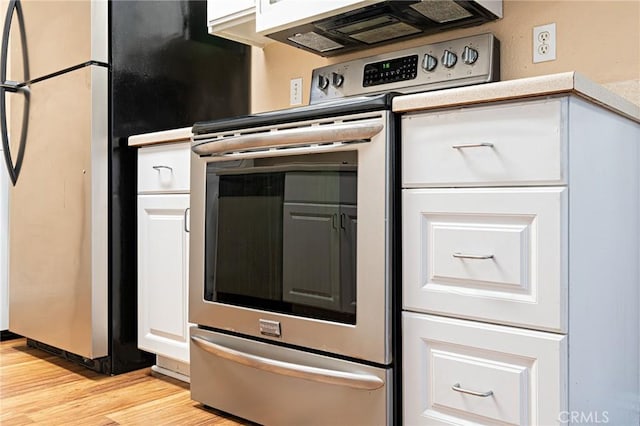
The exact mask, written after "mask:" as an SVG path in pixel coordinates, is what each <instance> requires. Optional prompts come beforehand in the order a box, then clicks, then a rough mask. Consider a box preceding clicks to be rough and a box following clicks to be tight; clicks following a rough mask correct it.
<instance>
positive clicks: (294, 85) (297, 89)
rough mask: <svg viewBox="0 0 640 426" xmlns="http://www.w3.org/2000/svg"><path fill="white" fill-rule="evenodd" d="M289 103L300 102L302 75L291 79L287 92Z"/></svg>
mask: <svg viewBox="0 0 640 426" xmlns="http://www.w3.org/2000/svg"><path fill="white" fill-rule="evenodd" d="M289 98H290V100H289V104H290V105H301V104H302V77H298V78H292V79H291V89H290V93H289Z"/></svg>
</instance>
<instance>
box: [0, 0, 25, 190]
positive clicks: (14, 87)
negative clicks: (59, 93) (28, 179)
mask: <svg viewBox="0 0 640 426" xmlns="http://www.w3.org/2000/svg"><path fill="white" fill-rule="evenodd" d="M14 12H15V13H16V16H17V18H18V24H19V25H20V42H21V44H22V49H23V58H22V60H23V68H24V73H25V75H24V76H25V78H26V79H27V80H28V79H29V62H28V59H27V48H26V47H27V42H26V36H25V29H24V18H23V15H22V6H21V4H20V0H10V1H9V5H8V6H7V15H6V17H5V20H4V27H3V30H2V50H1V51H0V135H1V136H2V153H3V154H4V161H5V164H6V166H7V172H8V173H9V178H10V179H11V183H12V184H13V186H15V185H16V182H17V180H18V175H19V174H20V167H21V165H22V159H23V157H24V148H25V142H26V136H27V123H28V115H29V98H30V94H29V88H28V87H26V86H25V85H24V84H19V83H17V82H15V81H7V56H8V53H9V32H10V31H11V22H12V18H13V13H14ZM7 91H8V92H12V93H16V92H21V93H22V94H24V96H25V101H24V110H23V112H24V115H23V118H22V132H21V135H20V145H19V147H18V155H17V159H16V163H15V165H14V164H13V161H12V159H11V151H10V147H9V135H8V131H7V104H6V99H5V93H6V92H7Z"/></svg>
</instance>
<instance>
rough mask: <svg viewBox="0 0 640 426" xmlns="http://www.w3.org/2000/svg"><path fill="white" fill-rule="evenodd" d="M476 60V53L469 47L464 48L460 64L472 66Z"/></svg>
mask: <svg viewBox="0 0 640 426" xmlns="http://www.w3.org/2000/svg"><path fill="white" fill-rule="evenodd" d="M477 60H478V51H477V50H476V49H473V48H471V47H469V46H465V47H464V51H463V52H462V62H464V63H465V64H467V65H472V64H474V63H475V62H476V61H477Z"/></svg>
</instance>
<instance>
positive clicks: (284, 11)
mask: <svg viewBox="0 0 640 426" xmlns="http://www.w3.org/2000/svg"><path fill="white" fill-rule="evenodd" d="M255 1H256V3H257V5H258V10H257V13H256V31H257V32H258V33H261V34H271V33H274V32H277V31H280V30H284V29H286V28H289V27H292V26H296V25H301V24H306V23H309V22H311V21H315V20H317V19H322V18H326V17H328V16H331V15H336V14H339V13H342V12H345V11H347V10H352V9H356V8H359V7H363V6H366V5H371V4H374V3H379V2H381V1H382V0H367V1H363V0H322V1H317V0H316V1H308V0H304V1H301V0H255Z"/></svg>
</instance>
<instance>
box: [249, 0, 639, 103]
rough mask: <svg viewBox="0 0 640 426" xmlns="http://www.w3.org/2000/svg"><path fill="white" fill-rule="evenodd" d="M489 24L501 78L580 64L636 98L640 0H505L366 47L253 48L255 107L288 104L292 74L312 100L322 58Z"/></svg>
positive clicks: (484, 28) (461, 33) (479, 29)
mask: <svg viewBox="0 0 640 426" xmlns="http://www.w3.org/2000/svg"><path fill="white" fill-rule="evenodd" d="M551 22H555V23H556V32H557V60H555V61H551V62H542V63H538V64H534V63H533V62H532V40H531V39H532V31H533V27H534V26H536V25H542V24H548V23H551ZM484 32H493V33H494V34H495V35H496V37H497V38H498V39H499V40H500V42H501V72H502V80H511V79H515V78H521V77H530V76H536V75H543V74H551V73H556V72H564V71H579V72H581V73H582V74H584V75H586V76H587V77H589V78H590V79H591V80H594V81H596V82H598V83H601V84H604V85H605V86H607V87H609V88H610V89H611V90H614V91H616V92H618V93H619V94H621V95H622V96H625V97H627V98H628V99H630V100H632V101H633V102H635V103H638V104H640V1H639V0H629V1H574V0H560V1H510V0H505V1H504V18H503V19H501V20H499V21H495V22H491V23H488V24H485V25H482V26H479V27H472V28H465V29H461V30H455V31H450V32H446V33H442V34H437V35H432V36H426V37H422V38H418V39H413V40H409V41H406V42H403V43H396V44H390V45H387V46H382V47H379V48H376V49H371V50H368V51H366V52H358V53H352V54H346V55H342V56H338V57H335V58H331V59H326V58H322V57H320V56H316V55H313V54H311V53H307V52H304V51H302V50H299V49H296V48H294V47H290V46H287V45H284V44H280V43H271V44H269V45H267V46H266V47H265V48H264V49H263V50H261V49H255V48H254V49H253V54H252V61H253V62H252V103H251V106H252V111H253V112H260V111H267V110H273V109H281V108H287V107H289V81H290V79H292V78H295V77H302V78H303V84H304V99H303V103H305V104H306V103H308V102H309V84H310V78H311V71H312V70H313V68H317V67H320V66H323V65H327V64H330V63H335V62H342V61H345V60H349V59H353V58H358V57H364V56H370V55H375V54H378V53H383V52H388V51H392V50H398V49H402V48H406V47H412V46H418V45H421V44H428V43H435V42H438V41H442V40H447V39H452V38H457V37H463V36H467V35H473V34H479V33H484Z"/></svg>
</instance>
